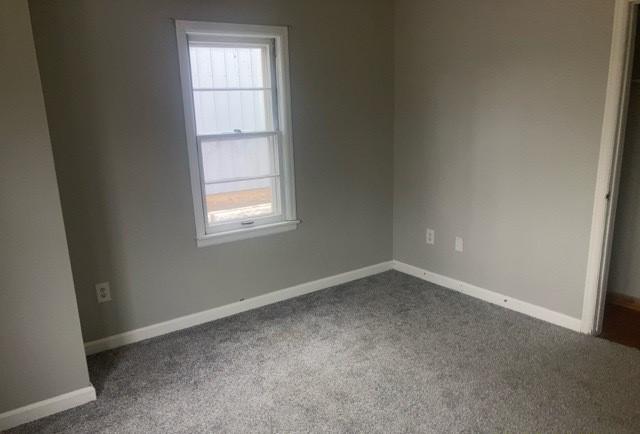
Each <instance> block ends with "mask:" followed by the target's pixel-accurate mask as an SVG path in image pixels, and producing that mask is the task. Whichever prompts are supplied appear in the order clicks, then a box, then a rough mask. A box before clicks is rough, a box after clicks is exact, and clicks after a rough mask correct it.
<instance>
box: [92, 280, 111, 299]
mask: <svg viewBox="0 0 640 434" xmlns="http://www.w3.org/2000/svg"><path fill="white" fill-rule="evenodd" d="M96 298H97V299H98V303H104V302H107V301H111V287H110V286H109V282H102V283H96Z"/></svg>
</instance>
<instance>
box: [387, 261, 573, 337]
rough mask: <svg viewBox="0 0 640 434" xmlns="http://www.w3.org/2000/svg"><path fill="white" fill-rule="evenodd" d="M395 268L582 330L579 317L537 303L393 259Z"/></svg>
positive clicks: (554, 322)
mask: <svg viewBox="0 0 640 434" xmlns="http://www.w3.org/2000/svg"><path fill="white" fill-rule="evenodd" d="M393 268H394V269H395V270H397V271H400V272H402V273H405V274H409V275H411V276H414V277H417V278H419V279H422V280H426V281H427V282H431V283H435V284H436V285H439V286H443V287H445V288H448V289H451V290H453V291H456V292H461V293H462V294H465V295H468V296H471V297H474V298H478V299H480V300H483V301H487V302H489V303H492V304H496V305H498V306H502V307H505V308H507V309H511V310H514V311H516V312H520V313H523V314H525V315H528V316H531V317H533V318H537V319H541V320H543V321H546V322H549V323H552V324H555V325H559V326H561V327H564V328H568V329H570V330H573V331H577V332H580V331H581V326H582V321H581V320H580V319H579V318H573V317H570V316H568V315H565V314H563V313H560V312H555V311H553V310H549V309H546V308H544V307H541V306H537V305H535V304H531V303H527V302H525V301H522V300H518V299H517V298H513V297H509V296H507V295H502V294H500V293H497V292H494V291H490V290H488V289H484V288H480V287H478V286H475V285H472V284H470V283H467V282H463V281H461V280H457V279H454V278H451V277H447V276H443V275H441V274H437V273H433V272H431V271H427V270H424V269H422V268H418V267H415V266H413V265H409V264H405V263H404V262H400V261H393Z"/></svg>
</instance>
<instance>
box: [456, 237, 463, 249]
mask: <svg viewBox="0 0 640 434" xmlns="http://www.w3.org/2000/svg"><path fill="white" fill-rule="evenodd" d="M462 251H464V240H463V239H462V237H456V252H462Z"/></svg>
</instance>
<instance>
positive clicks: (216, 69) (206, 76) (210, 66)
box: [189, 45, 269, 88]
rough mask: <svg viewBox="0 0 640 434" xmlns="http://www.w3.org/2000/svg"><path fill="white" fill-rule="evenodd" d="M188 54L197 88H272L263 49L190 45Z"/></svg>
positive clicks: (192, 76) (194, 83)
mask: <svg viewBox="0 0 640 434" xmlns="http://www.w3.org/2000/svg"><path fill="white" fill-rule="evenodd" d="M189 53H190V57H191V80H192V83H193V87H194V88H202V87H204V88H230V87H231V88H256V87H259V88H263V87H269V86H268V77H266V75H267V74H265V72H264V64H265V63H264V62H265V56H266V49H264V48H259V47H208V46H201V45H191V46H190V47H189ZM265 78H266V79H265Z"/></svg>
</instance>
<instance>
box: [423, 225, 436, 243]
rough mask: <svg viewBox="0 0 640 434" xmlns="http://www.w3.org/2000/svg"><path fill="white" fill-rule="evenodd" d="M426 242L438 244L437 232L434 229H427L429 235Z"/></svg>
mask: <svg viewBox="0 0 640 434" xmlns="http://www.w3.org/2000/svg"><path fill="white" fill-rule="evenodd" d="M425 241H426V242H427V244H435V243H436V231H434V230H433V229H429V228H427V234H426V239H425Z"/></svg>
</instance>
